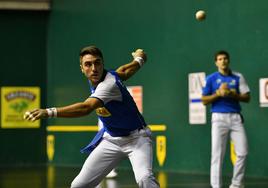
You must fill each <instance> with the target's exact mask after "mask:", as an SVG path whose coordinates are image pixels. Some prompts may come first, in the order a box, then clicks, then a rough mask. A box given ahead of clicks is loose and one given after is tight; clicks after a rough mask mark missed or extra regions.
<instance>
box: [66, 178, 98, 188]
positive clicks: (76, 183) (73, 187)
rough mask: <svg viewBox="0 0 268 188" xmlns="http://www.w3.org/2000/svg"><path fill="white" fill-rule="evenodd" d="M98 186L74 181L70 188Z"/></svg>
mask: <svg viewBox="0 0 268 188" xmlns="http://www.w3.org/2000/svg"><path fill="white" fill-rule="evenodd" d="M96 186H97V185H92V184H91V183H88V182H87V183H85V182H79V181H77V180H76V179H74V180H73V182H72V183H71V187H70V188H93V187H96Z"/></svg>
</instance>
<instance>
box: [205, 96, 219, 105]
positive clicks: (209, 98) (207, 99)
mask: <svg viewBox="0 0 268 188" xmlns="http://www.w3.org/2000/svg"><path fill="white" fill-rule="evenodd" d="M218 98H219V96H218V95H217V94H216V93H214V94H212V95H203V96H202V97H201V101H202V103H203V104H204V105H208V104H211V103H213V102H214V101H216V100H217V99H218Z"/></svg>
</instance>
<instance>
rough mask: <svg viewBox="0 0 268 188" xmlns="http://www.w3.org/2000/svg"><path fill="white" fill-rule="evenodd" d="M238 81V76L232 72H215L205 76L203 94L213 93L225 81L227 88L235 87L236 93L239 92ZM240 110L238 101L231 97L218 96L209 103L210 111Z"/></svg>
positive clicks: (231, 111)
mask: <svg viewBox="0 0 268 188" xmlns="http://www.w3.org/2000/svg"><path fill="white" fill-rule="evenodd" d="M239 82H240V77H239V76H238V75H235V74H233V73H232V72H231V73H230V74H229V75H222V74H221V73H219V72H215V73H213V74H211V75H209V76H208V77H207V79H206V86H205V87H204V88H203V95H212V94H214V93H215V92H216V90H217V89H219V87H220V85H221V84H222V83H227V84H228V88H229V89H235V91H236V92H237V93H240V91H239ZM240 111H241V107H240V104H239V102H238V101H237V100H235V99H233V98H231V97H220V98H219V99H217V100H216V101H214V102H213V103H212V105H211V112H220V113H239V112H240Z"/></svg>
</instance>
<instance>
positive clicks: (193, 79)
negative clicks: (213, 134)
mask: <svg viewBox="0 0 268 188" xmlns="http://www.w3.org/2000/svg"><path fill="white" fill-rule="evenodd" d="M205 78H206V74H205V73H204V72H199V73H190V74H189V75H188V85H189V123H190V124H206V122H207V118H206V106H205V105H203V104H202V102H201V96H202V88H203V86H204V84H205Z"/></svg>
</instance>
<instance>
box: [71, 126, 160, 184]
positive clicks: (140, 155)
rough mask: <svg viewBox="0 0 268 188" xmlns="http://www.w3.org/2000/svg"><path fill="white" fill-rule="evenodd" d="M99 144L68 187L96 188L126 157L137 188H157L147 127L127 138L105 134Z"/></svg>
mask: <svg viewBox="0 0 268 188" xmlns="http://www.w3.org/2000/svg"><path fill="white" fill-rule="evenodd" d="M103 137H104V138H103V140H102V141H101V143H100V144H99V145H98V146H97V147H96V148H95V149H94V150H93V151H92V153H91V154H90V155H89V156H88V158H87V159H86V161H85V163H84V165H83V167H82V169H81V171H80V173H79V174H78V176H77V177H76V178H75V179H74V180H73V182H72V184H71V188H91V187H96V186H97V185H98V184H99V183H100V182H101V180H102V179H103V178H104V177H105V176H106V175H107V174H108V173H109V172H110V171H111V170H112V169H113V168H115V167H116V166H117V165H118V163H119V162H120V161H121V160H123V159H124V158H126V157H128V158H129V160H130V162H131V165H132V169H133V171H134V175H135V179H136V182H137V184H138V185H139V187H140V188H159V184H158V183H157V181H156V179H155V177H154V176H153V172H152V160H153V151H152V140H151V131H150V129H149V128H144V129H141V130H139V131H138V130H137V131H134V132H133V133H132V134H131V135H130V136H126V137H112V136H110V135H109V134H108V133H105V134H104V136H103Z"/></svg>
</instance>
